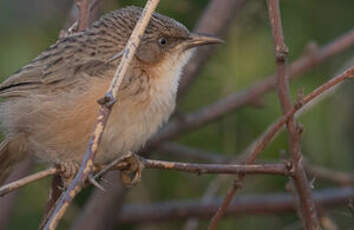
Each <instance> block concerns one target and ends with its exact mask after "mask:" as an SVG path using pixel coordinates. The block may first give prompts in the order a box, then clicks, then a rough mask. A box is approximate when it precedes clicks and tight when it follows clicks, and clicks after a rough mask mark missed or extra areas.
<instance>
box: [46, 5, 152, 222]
mask: <svg viewBox="0 0 354 230" xmlns="http://www.w3.org/2000/svg"><path fill="white" fill-rule="evenodd" d="M158 3H159V0H148V1H147V3H146V5H145V8H144V10H143V12H142V15H141V17H140V18H139V21H138V22H137V24H136V26H135V28H134V30H133V32H132V34H131V36H130V38H129V40H128V42H127V45H126V47H125V49H124V55H123V57H122V60H121V62H120V64H119V66H118V68H117V71H116V73H115V74H114V77H113V79H112V82H111V85H110V87H109V89H108V91H107V94H106V96H105V97H104V100H101V103H100V108H99V115H98V118H97V122H96V124H95V128H94V131H93V134H92V136H91V137H90V141H89V146H88V149H87V151H86V154H85V156H84V158H83V161H82V163H81V167H80V170H79V172H78V174H77V175H76V176H75V178H74V180H73V181H72V183H71V184H70V186H69V187H68V189H67V191H65V193H63V194H62V195H61V196H60V198H59V200H58V202H57V204H56V206H55V208H54V209H53V211H52V212H51V213H50V215H49V218H48V221H47V222H46V224H45V226H44V229H55V228H56V226H57V224H58V222H59V220H60V219H61V218H62V216H63V215H64V213H65V211H66V209H67V208H68V206H69V204H70V203H71V201H72V200H73V199H74V197H75V196H76V195H77V194H78V193H79V192H80V191H81V189H82V187H83V185H84V183H85V181H86V180H87V178H88V176H89V174H91V173H92V171H93V161H94V159H95V155H96V152H97V148H98V145H99V142H100V139H101V137H102V134H103V131H104V128H105V125H106V122H107V120H108V117H109V115H110V112H111V107H112V106H113V104H114V102H115V101H116V97H117V92H118V89H119V86H120V83H121V82H122V80H123V77H124V75H125V73H126V71H127V69H128V66H129V63H130V61H131V60H132V59H133V57H134V55H135V52H136V49H137V47H138V46H139V43H140V38H141V37H142V35H143V34H144V31H145V28H146V26H147V25H148V23H149V20H150V18H151V16H152V14H153V12H154V10H155V8H156V7H157V4H158Z"/></svg>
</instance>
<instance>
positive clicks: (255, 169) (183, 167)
mask: <svg viewBox="0 0 354 230" xmlns="http://www.w3.org/2000/svg"><path fill="white" fill-rule="evenodd" d="M143 163H144V167H145V168H151V169H165V170H177V171H182V172H189V173H196V174H240V173H242V174H276V175H289V170H288V168H287V166H286V165H285V164H257V165H239V164H196V163H181V162H170V161H159V160H150V159H143Z"/></svg>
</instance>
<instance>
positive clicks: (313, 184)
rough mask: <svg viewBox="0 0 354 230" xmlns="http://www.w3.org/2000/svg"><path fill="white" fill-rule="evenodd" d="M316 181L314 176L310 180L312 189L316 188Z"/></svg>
mask: <svg viewBox="0 0 354 230" xmlns="http://www.w3.org/2000/svg"><path fill="white" fill-rule="evenodd" d="M315 181H316V177H314V178H312V179H311V181H310V182H309V185H310V188H311V189H314V188H315Z"/></svg>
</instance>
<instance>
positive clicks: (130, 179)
mask: <svg viewBox="0 0 354 230" xmlns="http://www.w3.org/2000/svg"><path fill="white" fill-rule="evenodd" d="M119 163H120V164H122V163H125V164H126V166H125V167H124V168H122V169H121V170H120V178H121V181H122V183H123V184H125V185H127V186H131V185H135V184H136V183H138V182H139V181H140V179H141V173H142V171H143V169H144V164H143V162H142V161H141V159H140V157H139V156H138V155H136V154H134V153H131V152H129V153H128V154H126V155H125V156H123V157H122V158H121V160H120V161H119Z"/></svg>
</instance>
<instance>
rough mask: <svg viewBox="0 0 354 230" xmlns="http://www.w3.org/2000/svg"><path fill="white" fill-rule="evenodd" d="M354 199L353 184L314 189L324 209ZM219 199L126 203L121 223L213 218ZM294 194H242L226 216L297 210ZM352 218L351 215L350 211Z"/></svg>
mask: <svg viewBox="0 0 354 230" xmlns="http://www.w3.org/2000/svg"><path fill="white" fill-rule="evenodd" d="M353 198H354V187H346V188H329V189H323V190H318V191H314V199H315V201H316V205H321V207H324V208H330V207H336V206H342V205H348V204H349V201H350V200H351V199H353ZM220 204H221V201H220V199H213V200H211V201H209V202H207V203H203V202H202V201H200V200H195V201H168V202H159V203H155V204H148V205H142V204H130V205H125V206H124V207H123V209H122V211H121V213H119V214H118V215H117V222H118V223H139V224H144V223H151V222H161V221H170V220H184V219H187V218H190V217H198V218H204V219H207V220H208V219H210V217H211V216H212V215H213V213H215V211H216V209H217V208H218V207H220ZM294 211H296V207H295V206H294V203H293V199H292V196H291V195H290V194H288V193H273V194H270V195H242V196H239V197H238V198H236V199H235V200H234V201H232V202H231V204H230V207H229V208H228V209H227V210H226V212H225V214H226V215H229V216H230V215H232V216H235V215H236V216H239V215H268V214H270V215H274V214H284V213H286V212H294ZM348 215H349V217H348V218H350V214H348Z"/></svg>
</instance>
